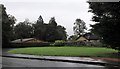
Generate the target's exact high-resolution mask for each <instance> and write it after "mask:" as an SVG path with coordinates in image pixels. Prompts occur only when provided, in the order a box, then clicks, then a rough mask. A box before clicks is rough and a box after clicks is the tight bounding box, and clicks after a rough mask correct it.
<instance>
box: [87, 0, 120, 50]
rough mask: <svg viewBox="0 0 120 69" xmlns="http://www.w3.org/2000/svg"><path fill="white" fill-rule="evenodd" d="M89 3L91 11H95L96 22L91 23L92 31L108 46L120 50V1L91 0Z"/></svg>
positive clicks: (94, 19) (94, 18)
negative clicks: (97, 0) (92, 0)
mask: <svg viewBox="0 0 120 69" xmlns="http://www.w3.org/2000/svg"><path fill="white" fill-rule="evenodd" d="M89 5H90V6H89V8H90V9H91V10H89V12H92V13H94V16H93V18H92V20H93V21H95V22H96V24H95V25H91V26H92V32H94V33H96V34H98V35H99V36H100V37H101V38H102V40H103V43H104V44H107V46H109V47H112V48H114V49H118V50H120V39H119V38H120V29H119V28H120V3H119V2H118V3H117V2H116V3H115V2H111V3H109V2H89Z"/></svg>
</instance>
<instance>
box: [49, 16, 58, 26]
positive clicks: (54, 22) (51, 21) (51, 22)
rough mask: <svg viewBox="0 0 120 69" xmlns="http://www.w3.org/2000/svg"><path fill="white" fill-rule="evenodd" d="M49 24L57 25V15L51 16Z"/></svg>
mask: <svg viewBox="0 0 120 69" xmlns="http://www.w3.org/2000/svg"><path fill="white" fill-rule="evenodd" d="M49 25H52V26H57V23H56V21H55V17H51V19H50V21H49Z"/></svg>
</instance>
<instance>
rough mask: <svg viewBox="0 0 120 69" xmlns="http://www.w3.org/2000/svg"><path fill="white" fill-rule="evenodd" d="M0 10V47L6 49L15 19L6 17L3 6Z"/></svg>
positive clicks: (0, 6)
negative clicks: (0, 14)
mask: <svg viewBox="0 0 120 69" xmlns="http://www.w3.org/2000/svg"><path fill="white" fill-rule="evenodd" d="M0 10H1V11H0V13H2V47H8V45H9V42H10V40H11V36H12V35H11V33H12V32H11V31H12V29H13V24H14V23H15V20H14V19H15V18H12V17H13V16H8V15H7V13H6V8H5V7H4V5H0Z"/></svg>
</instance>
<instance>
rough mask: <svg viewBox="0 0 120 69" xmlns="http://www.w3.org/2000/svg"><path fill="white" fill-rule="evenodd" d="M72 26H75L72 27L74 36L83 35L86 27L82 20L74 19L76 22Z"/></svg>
mask: <svg viewBox="0 0 120 69" xmlns="http://www.w3.org/2000/svg"><path fill="white" fill-rule="evenodd" d="M74 25H75V26H74V27H73V30H74V34H75V35H77V36H80V35H83V34H84V33H85V29H86V26H85V22H84V21H83V20H81V19H76V22H75V23H74Z"/></svg>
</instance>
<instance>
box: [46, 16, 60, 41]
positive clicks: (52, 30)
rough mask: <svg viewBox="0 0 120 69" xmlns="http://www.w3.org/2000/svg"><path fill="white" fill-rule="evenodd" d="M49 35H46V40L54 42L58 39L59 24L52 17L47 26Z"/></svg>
mask: <svg viewBox="0 0 120 69" xmlns="http://www.w3.org/2000/svg"><path fill="white" fill-rule="evenodd" d="M46 31H47V33H46V39H47V41H50V42H54V41H55V40H57V39H58V37H57V34H58V32H57V23H56V21H55V18H54V17H52V18H51V19H50V21H49V23H48V25H47V30H46Z"/></svg>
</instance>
